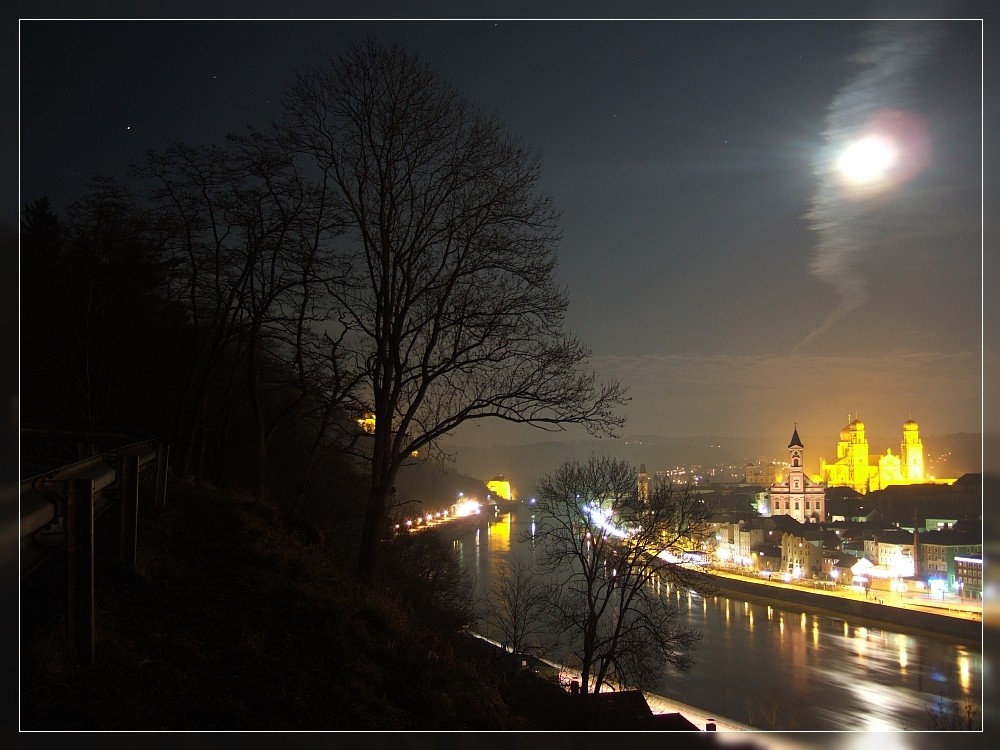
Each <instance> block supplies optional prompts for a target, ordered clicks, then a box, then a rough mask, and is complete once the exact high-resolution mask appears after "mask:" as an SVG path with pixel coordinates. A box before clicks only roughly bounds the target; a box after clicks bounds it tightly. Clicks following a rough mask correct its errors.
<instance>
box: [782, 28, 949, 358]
mask: <svg viewBox="0 0 1000 750" xmlns="http://www.w3.org/2000/svg"><path fill="white" fill-rule="evenodd" d="M940 42H941V29H940V27H939V26H937V25H936V24H934V23H927V22H889V23H882V24H876V25H875V26H873V27H871V28H870V29H869V31H868V33H867V35H866V36H865V37H863V38H862V41H861V46H860V48H859V51H858V53H857V54H856V55H855V57H854V58H853V59H852V62H854V63H855V64H856V65H857V66H858V67H859V72H858V73H857V74H856V75H855V76H854V78H852V79H851V80H850V81H849V82H848V83H847V84H846V85H845V86H844V87H843V88H842V89H841V91H840V93H839V94H837V96H836V97H835V98H834V100H833V102H832V103H831V105H830V107H829V111H828V115H827V123H826V129H825V131H824V134H823V135H824V141H825V147H824V148H823V149H821V151H820V154H819V155H818V157H817V160H816V162H815V164H814V172H815V174H816V176H817V178H818V181H817V187H816V192H815V194H814V195H813V197H812V199H811V201H810V208H809V211H808V212H807V214H806V219H807V220H808V223H809V228H810V229H811V230H812V231H813V232H814V233H815V235H816V245H815V247H814V249H813V257H812V262H811V264H810V269H809V270H810V273H811V274H812V275H813V276H814V277H815V278H817V279H818V280H820V281H822V282H824V283H826V284H829V285H830V286H832V287H833V288H834V290H835V291H836V293H837V298H838V303H837V305H836V306H835V307H834V309H833V310H831V311H830V312H829V313H828V314H827V315H826V316H825V318H824V319H823V320H822V322H821V323H820V324H819V326H818V327H817V328H815V329H814V330H813V331H811V332H810V333H809V334H807V335H806V336H805V338H803V339H802V341H800V342H799V343H798V344H797V345H796V346H795V348H794V349H793V351H794V352H798V351H802V350H803V348H804V347H806V346H807V345H808V344H811V343H813V342H815V341H816V340H818V339H820V338H821V337H822V336H823V334H825V333H826V332H827V331H829V330H830V329H831V328H832V327H833V326H834V325H835V324H836V323H837V322H839V321H840V320H842V319H844V318H845V317H846V316H848V315H849V314H850V313H852V312H853V311H855V310H856V309H858V308H859V307H861V306H862V305H864V304H865V303H866V302H867V300H868V298H869V280H868V276H867V273H866V264H867V263H868V262H869V261H870V259H871V257H872V255H873V253H875V252H878V251H882V250H884V249H885V248H886V247H889V246H898V245H899V244H900V241H901V239H902V237H903V235H902V234H901V233H905V236H906V237H907V239H908V240H909V241H912V240H913V239H914V237H916V236H919V235H922V234H925V233H928V232H926V231H921V230H917V229H916V228H915V227H914V221H915V220H916V221H917V222H918V223H919V222H920V221H921V215H922V214H923V211H922V210H919V209H918V210H914V209H915V207H914V206H913V205H912V204H913V202H914V199H913V198H912V197H911V198H910V199H909V202H910V204H911V205H910V206H909V207H907V205H906V202H907V196H906V195H905V193H904V188H905V187H906V185H907V183H909V182H910V181H911V180H912V179H913V178H914V177H916V176H917V175H918V174H920V173H921V172H922V171H923V170H924V169H925V168H926V167H927V165H928V164H929V163H930V158H931V154H930V143H929V137H928V135H927V128H926V124H925V121H924V118H923V117H922V116H920V115H917V114H915V113H914V111H913V110H914V109H916V108H919V106H920V105H919V101H920V96H919V95H918V92H919V91H920V83H919V79H920V77H921V74H922V73H923V72H924V71H925V70H926V69H925V67H924V66H925V64H926V63H927V61H928V60H929V59H931V57H932V55H933V54H934V52H935V51H936V50H937V49H939V47H940ZM872 134H876V135H879V136H884V137H886V138H887V139H888V140H890V141H891V142H892V144H893V145H894V147H895V149H896V150H897V156H896V160H895V161H894V162H893V164H892V166H891V167H890V168H889V169H888V170H887V172H886V173H885V174H884V175H883V176H882V177H880V178H878V179H876V180H874V181H873V182H871V183H867V184H861V185H851V184H848V183H847V181H845V179H844V176H843V175H842V174H841V173H840V172H839V170H838V169H837V166H836V160H837V157H838V156H839V155H840V153H842V152H843V150H844V149H845V148H846V146H847V145H848V144H850V143H851V142H853V141H855V140H857V139H859V138H861V137H864V136H866V135H872ZM919 203H920V205H921V208H923V207H925V206H927V205H931V201H928V200H926V199H924V200H923V201H919ZM922 220H923V221H924V222H927V221H928V219H927V218H926V217H924V218H923V219H922ZM926 226H928V225H927V224H925V229H926ZM929 233H933V232H929Z"/></svg>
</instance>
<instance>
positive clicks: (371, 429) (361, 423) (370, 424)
mask: <svg viewBox="0 0 1000 750" xmlns="http://www.w3.org/2000/svg"><path fill="white" fill-rule="evenodd" d="M358 427H360V428H361V430H362V431H363V432H367V433H368V434H369V435H374V434H375V415H374V414H372V413H371V412H365V415H364V416H363V417H361V419H359V420H358Z"/></svg>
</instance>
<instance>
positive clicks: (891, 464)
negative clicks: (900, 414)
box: [818, 419, 926, 494]
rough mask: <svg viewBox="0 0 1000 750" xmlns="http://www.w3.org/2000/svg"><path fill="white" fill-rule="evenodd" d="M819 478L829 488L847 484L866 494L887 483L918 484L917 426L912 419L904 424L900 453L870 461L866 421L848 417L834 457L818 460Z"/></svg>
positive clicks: (921, 466)
mask: <svg viewBox="0 0 1000 750" xmlns="http://www.w3.org/2000/svg"><path fill="white" fill-rule="evenodd" d="M818 478H819V479H820V480H821V481H823V482H825V483H826V485H827V486H828V487H850V488H851V489H853V490H855V491H856V492H860V493H862V494H865V493H867V492H870V491H872V490H881V489H885V488H886V487H889V486H890V485H908V484H921V483H923V482H924V481H926V480H925V476H924V445H923V443H922V442H921V440H920V429H919V425H918V424H917V423H916V422H914V421H913V420H912V419H908V420H906V422H904V423H903V439H902V441H901V442H900V445H899V455H894V454H893V452H892V449H891V448H889V449H887V450H886V452H885V454H884V455H881V456H879V457H878V458H877V459H876V460H875V461H872V460H871V458H870V457H869V455H868V440H867V438H866V437H865V423H864V422H862V421H861V420H860V419H853V420H851V421H850V422H849V423H848V425H847V426H846V427H845V428H844V429H842V430H841V431H840V440H839V441H838V442H837V460H836V461H835V462H833V463H827V462H826V460H825V459H822V458H821V459H820V463H819V476H818Z"/></svg>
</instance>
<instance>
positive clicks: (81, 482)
mask: <svg viewBox="0 0 1000 750" xmlns="http://www.w3.org/2000/svg"><path fill="white" fill-rule="evenodd" d="M66 580H67V592H66V594H67V599H66V610H67V612H66V614H67V618H66V619H67V628H68V642H69V658H70V661H71V663H72V664H74V665H76V666H89V665H91V664H93V663H94V481H93V479H90V478H76V479H70V480H68V481H67V482H66Z"/></svg>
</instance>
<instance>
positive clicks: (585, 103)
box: [19, 4, 996, 453]
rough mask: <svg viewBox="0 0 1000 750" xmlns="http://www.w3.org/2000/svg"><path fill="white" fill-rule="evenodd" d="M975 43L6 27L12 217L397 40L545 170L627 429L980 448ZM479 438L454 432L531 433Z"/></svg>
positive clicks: (578, 322)
mask: <svg viewBox="0 0 1000 750" xmlns="http://www.w3.org/2000/svg"><path fill="white" fill-rule="evenodd" d="M942 5H943V4H942ZM944 7H949V8H956V9H959V10H961V9H963V8H964V9H967V10H973V9H978V7H977V4H965V5H958V6H951V5H948V6H944ZM872 15H878V13H877V12H876V13H873V14H872ZM950 15H951V14H950V13H949V16H950ZM955 15H956V16H957V17H959V18H961V17H966V16H976V18H979V17H981V13H979V14H976V13H961V12H959V13H957V14H955ZM982 32H983V25H982V23H981V22H980V21H978V20H976V19H975V18H974V19H972V20H965V21H961V20H954V19H951V20H949V19H945V20H937V21H931V20H918V21H904V20H890V21H867V20H837V19H829V20H766V19H757V20H728V21H724V20H710V19H704V20H682V19H672V20H652V19H644V20H634V21H625V20H577V21H568V20H554V19H553V20H485V19H484V20H454V21H448V20H433V21H432V20H423V21H420V20H401V21H377V20H373V21H345V20H341V21H334V20H310V21H276V20H268V21H263V20H261V21H253V20H245V21H222V20H220V21H204V20H201V21H199V20H190V21H165V20H159V21H135V20H132V21H57V20H37V21H21V23H20V195H19V205H20V206H23V205H24V204H25V203H27V202H29V201H31V200H33V199H35V198H38V197H41V196H48V197H49V199H50V201H51V202H52V204H53V207H54V209H55V210H56V211H57V212H62V211H63V210H64V209H65V207H66V205H67V204H68V203H69V202H71V201H73V200H76V199H79V198H81V197H83V195H84V194H85V193H86V190H87V186H88V182H89V180H90V178H91V176H93V175H94V174H95V173H101V174H107V175H110V176H113V177H115V178H117V179H119V180H121V181H122V182H123V183H125V184H129V182H128V178H127V176H126V167H127V165H128V163H129V162H130V161H139V160H141V159H142V157H143V154H144V152H145V151H146V150H147V149H163V148H164V147H166V146H167V145H169V144H170V143H172V142H174V141H181V142H185V143H189V144H199V145H201V144H204V145H207V144H211V143H221V142H222V141H223V139H224V137H225V135H226V133H227V132H236V133H239V132H244V130H245V128H246V126H247V125H255V126H265V125H266V124H267V123H268V122H269V121H270V120H271V119H272V118H277V117H279V116H280V113H281V106H280V99H281V95H282V92H283V90H284V89H285V87H286V85H287V83H288V82H289V80H290V79H291V76H292V75H293V73H294V72H295V71H296V70H298V69H300V68H303V67H305V66H323V65H325V63H326V60H327V58H328V57H329V56H335V55H337V54H338V53H340V52H341V51H343V50H345V49H346V47H347V45H348V44H350V43H351V42H352V41H354V40H357V39H360V38H363V37H365V36H369V35H371V36H375V37H377V38H378V39H381V40H385V41H386V42H394V41H398V42H401V43H402V44H403V45H404V46H405V47H406V48H408V49H409V50H411V51H414V52H418V53H420V54H422V55H424V56H425V58H426V59H427V61H428V62H429V63H430V64H431V66H432V68H433V69H435V70H436V71H438V72H439V73H440V74H441V75H442V76H443V77H444V78H445V79H446V80H447V81H448V82H450V83H451V84H452V85H454V86H455V87H456V88H457V89H459V90H460V91H462V92H463V93H464V94H465V95H466V96H468V97H469V98H470V99H472V100H474V101H475V102H477V103H478V104H479V105H481V106H482V107H484V108H485V109H487V110H490V111H493V112H495V113H496V114H497V115H498V116H499V118H500V119H501V120H503V121H504V122H505V124H506V125H507V127H508V129H509V130H510V132H511V133H513V134H515V135H517V136H518V137H520V138H521V139H522V141H523V143H524V144H525V145H526V146H527V147H529V148H530V149H532V150H535V151H537V152H539V153H540V155H541V165H542V166H541V175H542V180H541V186H540V187H541V190H542V191H543V192H544V193H546V194H548V195H549V196H551V197H552V199H553V201H554V203H555V205H556V206H557V207H558V208H559V209H560V211H561V212H562V221H561V224H562V230H563V240H562V242H561V244H560V245H559V251H558V252H559V258H560V265H559V269H558V275H559V280H560V281H561V283H563V284H564V285H565V287H566V288H567V291H568V295H569V298H570V307H569V311H568V315H567V321H566V328H567V330H568V331H569V332H571V333H573V334H576V335H578V336H579V337H580V338H581V339H582V340H583V341H584V342H585V343H586V344H587V345H588V346H589V348H590V349H591V350H592V351H593V359H592V367H593V368H594V370H595V371H596V372H597V374H598V376H599V377H600V378H610V379H618V380H620V381H621V382H623V383H625V384H627V385H629V386H630V388H631V396H632V402H631V404H630V405H629V406H628V408H627V410H626V415H627V417H628V423H627V425H626V428H625V431H624V432H625V435H649V434H653V435H665V436H687V435H733V436H754V435H789V434H791V430H792V427H793V425H795V424H797V426H798V430H799V433H800V435H802V437H803V439H804V440H806V441H807V442H809V441H811V442H812V443H813V444H814V445H817V448H818V449H819V447H820V446H822V447H823V449H824V450H825V452H826V453H829V452H830V450H827V449H826V446H827V443H828V444H829V448H830V449H832V447H833V445H834V443H835V441H836V436H837V434H838V433H839V431H840V429H841V428H842V427H843V426H844V425H845V424H846V423H847V422H848V421H849V418H852V417H854V416H859V417H860V418H861V419H863V420H864V421H865V423H866V425H868V428H869V431H870V432H873V433H876V434H878V435H887V436H892V437H895V436H897V435H899V434H900V432H901V426H902V423H903V422H904V421H905V420H906V419H907V418H910V417H912V418H913V419H915V420H917V421H918V422H919V423H920V426H921V433H922V434H923V435H942V434H947V433H951V432H978V431H980V430H981V429H982V427H981V421H982V418H983V416H984V413H983V404H982V398H981V396H982V367H983V360H982V354H981V348H982V342H983V329H982V322H983V313H984V308H983V306H982V299H981V291H982V283H983V241H982V229H983V220H982V176H983V171H982V170H983V150H982V130H981V128H982V103H983V97H982V75H983V64H982V54H983V49H982V44H981V35H982ZM867 136H870V137H876V138H881V139H882V142H883V143H887V144H888V145H889V146H890V147H891V148H892V149H894V156H892V155H890V156H885V155H884V154H883V155H880V154H879V153H870V154H868V155H867V156H865V157H864V159H863V160H862V165H861V166H865V167H866V168H869V169H874V168H875V166H877V164H878V163H879V162H878V160H879V159H883V158H885V159H891V161H890V162H889V163H887V165H886V166H885V169H886V170H887V171H884V172H881V173H879V174H877V175H875V179H876V182H875V183H874V184H873V183H867V184H862V185H849V184H847V183H846V182H845V179H846V177H845V173H844V172H843V171H842V170H840V169H838V167H837V166H836V164H837V159H838V158H839V156H840V155H841V154H842V153H843V151H844V150H845V149H846V148H847V146H848V145H850V144H852V143H855V142H857V141H858V140H859V139H861V138H864V137H867ZM24 324H25V323H24V322H22V325H24ZM987 416H988V415H987ZM992 423H993V424H996V422H995V421H993V422H992ZM491 425H492V423H488V424H483V425H481V426H479V427H470V429H475V430H476V432H475V436H476V439H477V440H485V439H496V440H499V441H501V442H532V441H534V440H541V439H544V438H545V437H546V436H545V434H544V433H539V432H538V431H532V430H531V429H530V428H525V427H521V428H518V429H512V428H509V427H508V428H506V429H502V430H494V429H492V427H491ZM570 435H571V436H574V435H575V433H572V432H571V433H570ZM776 447H777V448H780V447H781V446H776Z"/></svg>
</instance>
